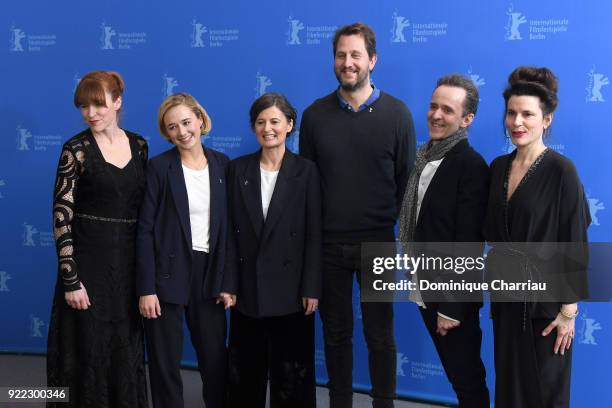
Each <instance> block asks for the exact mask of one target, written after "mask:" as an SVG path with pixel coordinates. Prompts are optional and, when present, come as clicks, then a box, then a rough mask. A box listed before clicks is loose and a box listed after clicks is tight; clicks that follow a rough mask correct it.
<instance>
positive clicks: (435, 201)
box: [415, 140, 489, 320]
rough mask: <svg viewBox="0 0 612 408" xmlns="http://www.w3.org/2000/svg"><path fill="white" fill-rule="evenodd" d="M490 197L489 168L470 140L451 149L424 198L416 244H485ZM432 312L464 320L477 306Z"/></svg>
mask: <svg viewBox="0 0 612 408" xmlns="http://www.w3.org/2000/svg"><path fill="white" fill-rule="evenodd" d="M488 196H489V166H487V163H486V162H485V161H484V159H483V158H482V156H481V155H480V154H479V153H478V152H476V151H475V150H474V149H473V148H472V147H471V146H470V145H469V143H468V141H467V140H462V141H460V142H459V143H457V145H455V147H453V149H451V150H450V151H449V152H448V153H447V154H446V156H445V157H444V160H443V161H442V163H441V164H440V167H439V168H438V170H436V173H435V174H434V177H433V179H432V180H431V183H430V184H429V187H428V188H427V191H426V193H425V196H424V197H423V201H422V203H421V209H420V211H419V217H418V219H417V225H416V230H415V241H416V242H483V247H484V237H483V234H482V227H483V223H484V220H485V215H486V207H487V200H488ZM425 302H426V305H427V307H428V308H434V309H436V310H437V311H438V312H440V313H442V314H444V315H446V316H449V317H452V318H454V319H457V320H462V317H463V315H464V313H465V311H466V310H467V309H469V308H474V307H478V306H480V305H481V304H474V303H452V302H449V303H430V302H427V300H426V299H425Z"/></svg>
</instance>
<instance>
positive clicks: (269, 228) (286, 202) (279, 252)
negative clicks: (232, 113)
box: [224, 150, 322, 317]
mask: <svg viewBox="0 0 612 408" xmlns="http://www.w3.org/2000/svg"><path fill="white" fill-rule="evenodd" d="M260 156H261V151H259V152H257V153H254V154H250V155H247V156H242V157H239V158H237V159H235V160H232V162H231V163H230V165H229V171H228V201H229V222H230V228H229V231H228V236H229V239H228V247H227V256H226V260H227V262H226V270H225V277H226V279H225V284H224V291H227V292H229V293H233V294H236V295H237V304H236V307H237V308H238V310H239V311H240V312H241V313H243V314H246V315H249V316H253V317H262V316H280V315H286V314H290V313H295V312H299V311H302V310H303V306H302V297H311V298H317V299H318V298H320V295H321V251H322V249H321V245H322V244H321V193H320V185H319V178H318V173H317V168H316V166H315V164H314V163H313V162H311V161H310V160H308V159H305V158H303V157H300V156H296V155H295V154H293V153H291V152H290V151H289V150H287V151H286V152H285V156H284V157H283V162H282V164H281V168H280V171H279V174H278V178H277V180H276V185H275V187H274V193H273V195H272V200H271V201H270V206H269V208H268V215H267V217H266V220H265V221H264V218H263V210H262V204H261V173H260V167H259V160H260Z"/></svg>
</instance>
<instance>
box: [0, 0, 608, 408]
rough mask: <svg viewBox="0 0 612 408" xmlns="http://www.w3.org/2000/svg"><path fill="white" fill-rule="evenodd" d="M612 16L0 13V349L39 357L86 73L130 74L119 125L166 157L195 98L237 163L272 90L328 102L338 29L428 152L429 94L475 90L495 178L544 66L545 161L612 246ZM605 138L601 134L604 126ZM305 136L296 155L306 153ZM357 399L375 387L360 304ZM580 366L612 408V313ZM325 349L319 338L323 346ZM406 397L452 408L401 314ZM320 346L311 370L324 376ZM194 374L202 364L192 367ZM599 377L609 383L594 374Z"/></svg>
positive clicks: (56, 6) (210, 7) (119, 8)
mask: <svg viewBox="0 0 612 408" xmlns="http://www.w3.org/2000/svg"><path fill="white" fill-rule="evenodd" d="M611 13H612V4H610V3H609V2H607V1H605V0H592V1H589V2H575V1H571V0H554V1H553V0H541V1H538V2H532V1H527V0H520V1H514V2H512V3H511V2H510V1H490V0H464V1H451V0H440V1H437V2H416V1H400V0H396V1H389V0H387V1H381V2H378V4H374V3H372V2H370V1H364V0H355V1H352V2H348V3H347V2H330V1H324V0H312V1H309V2H305V1H296V0H291V1H284V2H280V1H277V2H266V1H259V2H253V1H247V0H227V1H224V2H213V1H196V0H185V1H182V2H180V3H179V5H171V4H170V3H169V2H151V1H144V0H129V1H126V0H123V1H118V0H112V1H105V2H100V1H98V2H85V1H80V2H75V1H63V2H59V1H54V2H50V1H42V0H38V1H32V0H22V1H19V2H14V1H11V2H5V3H4V4H3V10H2V13H0V27H1V28H2V30H3V31H2V32H3V33H4V34H3V35H4V36H5V37H4V38H5V43H4V44H5V45H4V46H3V47H0V53H1V55H2V63H1V64H0V78H4V79H3V84H4V85H2V86H0V95H1V98H0V134H2V136H3V137H2V138H0V158H1V159H0V213H1V214H2V216H1V217H0V226H1V230H2V235H1V237H0V239H1V241H0V248H1V249H0V254H1V256H0V327H1V328H0V350H5V351H26V352H44V351H45V348H46V331H47V329H48V326H47V325H48V321H49V306H50V303H51V295H52V291H53V289H52V288H53V286H54V284H55V279H56V256H55V252H54V242H53V237H52V228H51V199H52V189H53V182H54V177H55V169H56V164H57V159H58V156H59V152H60V148H61V145H62V143H63V142H64V141H65V140H66V139H68V138H69V137H70V136H72V135H74V134H75V133H77V132H78V131H79V130H81V129H82V128H83V127H84V126H83V124H82V122H81V119H80V115H79V113H78V112H77V111H76V110H75V108H74V106H73V105H72V96H73V91H74V88H75V85H76V83H77V82H78V80H79V78H80V77H81V76H82V75H83V74H84V73H86V72H88V71H91V70H96V69H111V70H117V71H119V72H121V73H122V74H123V75H124V78H125V80H126V84H127V88H126V92H125V95H124V105H123V106H124V109H123V110H124V113H123V122H122V124H123V126H124V127H125V128H127V129H130V130H133V131H136V132H138V133H141V134H143V135H145V136H146V137H147V138H148V140H149V142H150V147H151V153H152V154H157V153H159V152H161V151H163V150H165V149H167V148H169V147H170V145H169V144H168V143H167V142H165V141H164V140H163V139H162V138H161V137H160V136H159V134H158V132H157V130H156V114H157V109H158V107H159V104H160V102H161V101H162V100H163V98H164V97H165V96H167V95H168V94H170V93H172V92H178V91H186V92H190V93H192V94H194V95H195V96H196V97H197V98H198V99H199V100H200V102H201V103H202V104H203V105H204V107H205V108H206V109H207V110H208V112H209V113H210V115H211V117H212V122H213V130H212V132H211V133H210V135H209V136H208V137H207V138H206V141H205V143H206V144H207V145H208V146H211V147H213V148H216V149H218V150H221V151H224V152H226V153H227V154H228V155H229V156H230V157H235V156H238V155H241V154H245V153H249V152H252V151H254V150H255V149H256V141H255V138H254V136H253V135H252V133H251V131H250V129H249V126H248V115H247V112H248V108H249V106H250V104H251V102H252V101H253V100H254V98H255V97H257V96H258V95H260V94H261V93H263V92H265V91H278V92H282V93H284V94H286V95H287V96H288V97H289V99H290V100H291V101H292V102H293V103H294V105H295V106H296V107H297V108H298V110H299V111H300V112H301V111H303V109H304V108H305V107H306V106H308V105H309V104H310V103H311V102H312V101H313V100H314V99H315V98H317V97H320V96H322V95H324V94H327V93H329V92H330V91H331V90H332V89H333V88H334V87H335V86H336V80H335V78H334V76H333V73H332V48H331V37H332V35H333V32H334V30H335V28H336V27H337V26H339V25H343V24H345V23H349V22H353V21H357V20H362V21H365V22H367V23H369V24H370V25H371V26H372V27H373V28H374V29H375V31H376V32H377V35H378V57H379V58H378V64H377V65H376V69H375V72H374V74H373V79H374V82H375V83H376V85H377V86H378V87H380V88H381V89H383V90H385V91H388V92H389V93H391V94H393V95H395V96H397V97H399V98H400V99H402V100H403V101H404V102H406V104H407V105H408V106H409V108H410V109H411V110H412V113H413V115H414V118H415V122H416V129H417V137H418V141H419V145H420V144H422V143H423V141H425V140H426V139H427V127H426V122H425V118H426V110H427V106H428V101H429V97H430V95H431V92H432V89H433V86H434V83H435V80H436V79H437V78H438V77H439V76H441V75H444V74H447V73H450V72H459V73H464V74H467V75H469V76H471V77H472V79H473V80H474V81H475V82H476V84H477V85H478V86H479V89H480V92H481V103H480V108H479V112H478V116H477V118H476V120H475V123H474V125H473V126H472V128H471V132H470V139H471V143H472V144H473V145H474V146H475V147H476V148H477V149H478V150H479V151H480V152H481V153H482V154H483V155H484V156H485V158H486V159H487V160H488V161H490V160H492V159H493V158H494V157H496V156H498V155H500V154H503V153H505V152H507V151H508V149H509V146H508V145H507V144H506V141H505V139H504V136H503V130H502V113H503V101H502V98H501V92H502V90H503V87H504V84H505V81H506V78H507V76H508V74H509V73H510V72H511V71H512V69H514V68H515V67H516V66H518V65H524V64H532V65H546V66H548V67H550V68H552V70H553V71H554V72H555V73H556V74H557V75H558V76H559V78H560V106H559V109H558V110H557V112H556V115H555V120H554V125H553V136H552V138H551V139H550V140H549V144H550V145H551V146H552V147H553V148H554V149H555V150H557V151H559V152H561V153H562V154H564V155H567V156H568V157H569V158H571V159H572V160H573V161H574V163H575V164H576V166H577V168H578V171H579V173H580V176H581V178H582V180H583V182H584V185H585V189H586V192H587V194H588V197H589V205H590V209H591V214H592V216H593V220H594V222H593V225H592V226H591V227H590V229H589V235H590V239H591V240H592V241H609V240H610V238H611V237H612V224H608V222H609V220H610V218H609V215H608V211H607V210H606V203H607V202H609V201H610V200H611V199H612V197H611V194H612V189H611V188H610V187H609V185H610V184H609V175H610V174H611V168H612V164H611V160H610V159H609V152H610V150H611V148H612V141H611V139H610V137H609V135H608V129H607V127H606V126H604V125H603V124H602V123H604V122H606V121H607V120H610V117H612V108H611V105H610V103H611V102H610V100H612V88H610V87H609V75H612V56H611V54H610V52H609V39H610V38H612V26H611V25H610V24H609V16H610V15H611ZM604 124H605V123H604ZM298 138H299V135H297V134H296V135H294V136H293V137H292V139H290V140H289V141H288V144H289V146H290V148H291V149H293V150H295V149H296V147H297V144H298V142H297V141H298ZM354 305H355V307H354V309H355V317H356V328H355V329H356V331H355V333H356V338H355V357H356V361H355V376H354V380H355V387H356V388H368V387H369V384H368V375H367V358H366V351H365V350H366V349H365V344H364V341H363V337H362V334H361V324H360V323H361V320H360V310H359V305H358V298H357V297H355V302H354ZM581 311H582V312H581V315H580V317H579V318H578V321H577V331H578V333H577V341H576V344H575V350H574V370H573V371H574V372H573V384H572V388H573V389H572V395H573V397H572V399H573V402H574V406H580V407H582V406H612V395H611V394H610V392H609V384H610V375H606V374H603V373H607V372H608V370H609V367H610V366H612V349H611V348H610V347H609V346H605V345H606V344H610V343H609V341H610V332H608V331H607V328H608V327H610V326H612V314H611V313H610V312H611V311H612V308H611V307H610V305H609V304H594V303H587V304H584V305H582V306H581ZM482 325H483V330H484V339H483V355H484V358H485V360H486V364H487V379H488V381H489V384H490V385H491V386H492V385H493V384H494V372H493V365H492V333H491V324H490V320H489V319H488V308H485V309H484V310H483V311H482ZM319 336H320V331H319ZM396 336H397V344H398V355H397V358H398V365H397V367H398V369H397V372H398V393H399V394H400V395H403V396H411V397H419V398H425V399H432V400H437V401H445V402H451V401H454V398H453V393H452V390H451V388H450V386H449V385H448V383H447V380H446V378H445V375H444V373H443V371H442V367H441V365H440V362H439V360H438V358H437V356H436V353H435V351H434V349H433V346H432V344H431V341H430V339H429V338H428V336H427V333H426V331H425V329H424V327H423V324H422V322H421V321H420V317H419V316H418V314H417V311H416V310H415V306H414V305H411V304H397V305H396ZM322 350H323V347H322V343H321V339H320V337H318V338H317V355H316V363H317V365H316V367H317V376H318V379H319V380H320V381H325V379H326V375H327V374H326V371H325V364H324V356H323V351H322ZM184 357H185V362H186V363H187V364H190V363H191V364H192V363H193V361H194V354H193V351H192V350H191V348H190V347H187V348H186V351H185V356H184ZM593 373H602V374H598V375H593Z"/></svg>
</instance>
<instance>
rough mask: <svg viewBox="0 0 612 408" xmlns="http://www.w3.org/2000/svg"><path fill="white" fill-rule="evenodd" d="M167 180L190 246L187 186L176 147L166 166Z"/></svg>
mask: <svg viewBox="0 0 612 408" xmlns="http://www.w3.org/2000/svg"><path fill="white" fill-rule="evenodd" d="M168 181H169V183H168V184H169V185H170V191H172V198H174V205H175V206H176V212H177V213H178V217H179V220H180V222H181V227H182V229H183V234H184V235H185V239H186V240H187V244H188V245H189V247H190V248H191V224H190V222H189V199H188V197H187V186H186V185H185V176H184V175H183V167H182V166H181V157H180V156H179V152H178V149H177V148H176V147H175V148H174V158H173V160H172V161H171V163H170V166H169V167H168Z"/></svg>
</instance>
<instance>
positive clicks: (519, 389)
mask: <svg viewBox="0 0 612 408" xmlns="http://www.w3.org/2000/svg"><path fill="white" fill-rule="evenodd" d="M503 95H504V101H505V119H504V122H505V128H506V132H507V137H509V139H510V141H511V142H512V144H514V145H515V146H516V149H515V150H514V151H512V153H510V154H507V155H504V156H501V157H498V158H496V159H495V160H493V162H492V163H491V186H490V193H489V203H488V210H487V217H486V222H485V227H484V232H485V238H486V240H487V241H488V243H489V244H490V245H491V247H492V249H491V250H490V252H489V253H488V256H487V273H488V274H489V275H491V276H495V277H496V278H502V279H507V280H512V281H513V282H529V281H530V280H531V281H534V282H538V281H543V282H546V283H547V288H548V290H547V291H545V292H529V293H528V292H527V291H524V292H518V293H512V294H511V293H510V292H507V293H499V294H492V295H491V300H492V303H491V314H492V317H493V333H494V345H495V376H496V378H495V407H496V408H504V407H508V408H521V407H530V408H549V407H555V408H560V407H569V403H570V373H571V364H572V349H573V348H572V342H573V338H574V335H575V320H576V316H577V314H578V307H577V302H578V301H579V300H581V299H584V298H585V297H586V296H587V293H586V292H587V291H586V287H587V284H586V273H585V270H586V269H585V268H586V267H585V265H586V261H587V258H588V252H587V251H586V242H587V228H588V226H589V224H590V222H591V219H590V215H589V209H588V203H587V201H586V198H585V194H584V189H583V186H582V183H581V182H580V179H579V177H578V174H577V171H576V168H575V167H574V165H573V164H572V162H571V161H570V160H569V159H568V158H566V157H565V156H562V155H560V154H559V153H557V152H555V151H553V150H552V149H550V148H548V147H547V146H546V145H545V144H544V138H545V137H546V135H547V134H548V133H550V129H551V125H552V122H553V115H554V112H555V109H556V107H557V103H558V97H557V78H556V77H555V75H554V74H553V73H552V72H551V71H550V70H549V69H548V68H535V67H519V68H517V69H515V70H514V71H513V72H512V74H510V77H509V78H508V85H507V87H506V89H505V91H504V94H503Z"/></svg>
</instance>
